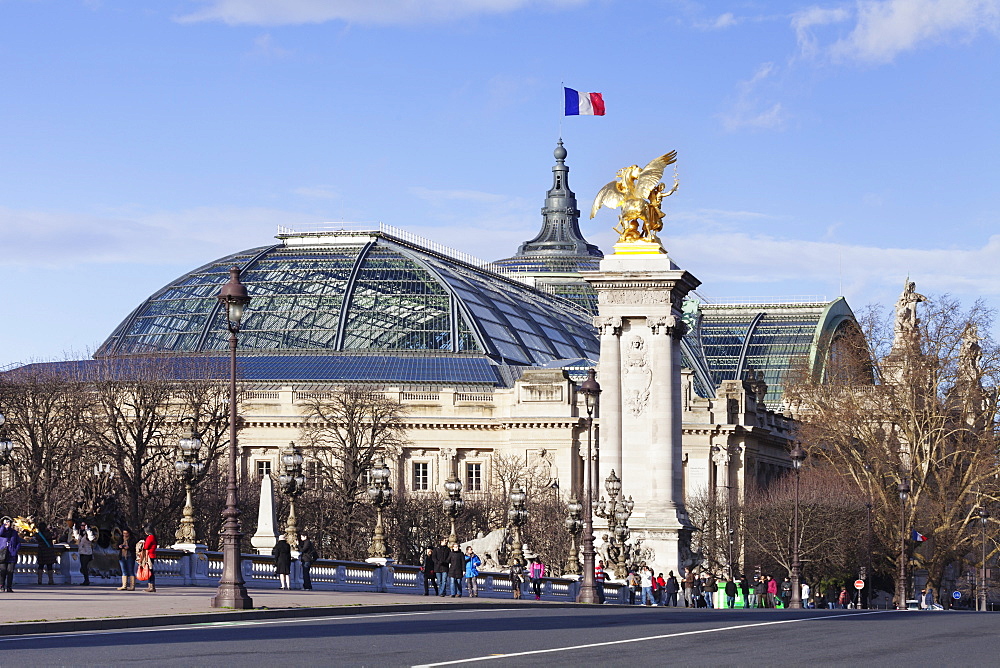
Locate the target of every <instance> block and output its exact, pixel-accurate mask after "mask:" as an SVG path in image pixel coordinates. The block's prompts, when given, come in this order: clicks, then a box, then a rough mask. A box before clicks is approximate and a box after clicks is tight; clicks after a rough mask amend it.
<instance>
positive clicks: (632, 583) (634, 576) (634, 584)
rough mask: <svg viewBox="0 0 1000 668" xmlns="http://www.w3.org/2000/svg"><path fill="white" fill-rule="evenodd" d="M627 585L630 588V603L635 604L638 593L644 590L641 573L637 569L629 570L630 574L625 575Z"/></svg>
mask: <svg viewBox="0 0 1000 668" xmlns="http://www.w3.org/2000/svg"><path fill="white" fill-rule="evenodd" d="M625 586H626V587H627V588H628V604H629V605H635V597H636V593H638V592H640V591H642V585H641V584H640V582H639V574H638V573H636V572H635V571H629V573H628V575H626V576H625Z"/></svg>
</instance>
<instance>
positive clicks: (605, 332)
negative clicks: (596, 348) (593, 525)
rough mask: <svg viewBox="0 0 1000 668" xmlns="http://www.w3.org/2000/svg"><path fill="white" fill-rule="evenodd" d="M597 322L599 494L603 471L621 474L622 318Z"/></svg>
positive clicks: (597, 491)
mask: <svg viewBox="0 0 1000 668" xmlns="http://www.w3.org/2000/svg"><path fill="white" fill-rule="evenodd" d="M594 326H595V327H597V330H598V332H600V335H601V360H600V363H599V364H598V366H597V368H598V374H597V382H599V383H600V384H601V403H600V406H599V408H598V410H599V411H600V418H601V430H600V434H599V439H600V448H599V452H600V461H601V464H602V465H601V466H596V462H595V469H596V471H597V473H596V475H595V481H594V483H595V484H594V490H595V494H597V495H598V496H600V484H599V482H600V481H601V480H602V479H603V477H602V476H601V473H600V472H605V475H607V473H610V472H611V470H612V469H614V470H615V472H616V473H617V474H618V475H619V476H620V475H621V474H622V386H621V366H622V351H621V334H622V319H621V318H619V317H615V316H612V317H597V318H594ZM594 417H597V415H595V416H594ZM584 457H586V455H584Z"/></svg>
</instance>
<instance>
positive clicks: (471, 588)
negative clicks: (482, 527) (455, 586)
mask: <svg viewBox="0 0 1000 668" xmlns="http://www.w3.org/2000/svg"><path fill="white" fill-rule="evenodd" d="M482 564H483V560H482V559H480V558H479V555H478V554H476V553H475V552H473V551H472V546H471V545H470V546H469V547H467V548H465V587H466V589H467V590H468V592H469V596H475V597H477V598H478V597H479V582H478V580H477V578H478V577H479V567H480V566H482Z"/></svg>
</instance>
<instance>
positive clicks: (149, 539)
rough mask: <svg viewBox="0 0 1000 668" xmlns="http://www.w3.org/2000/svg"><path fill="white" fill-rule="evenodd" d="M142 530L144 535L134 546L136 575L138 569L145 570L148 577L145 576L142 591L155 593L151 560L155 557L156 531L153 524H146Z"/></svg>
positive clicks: (154, 578)
mask: <svg viewBox="0 0 1000 668" xmlns="http://www.w3.org/2000/svg"><path fill="white" fill-rule="evenodd" d="M142 531H143V533H144V534H146V537H145V538H144V539H143V540H142V541H141V542H139V543H136V546H135V559H136V563H137V564H138V568H137V570H136V577H137V578H138V573H139V571H140V570H145V572H146V574H147V575H148V577H147V578H146V582H147V584H146V588H145V589H143V590H142V591H144V592H145V593H147V594H155V593H156V571H155V569H154V568H153V560H154V559H156V548H157V547H159V546H158V545H157V542H156V532H154V531H153V525H151V524H147V525H146V526H145V527H144V528H143V530H142ZM139 579H141V578H139Z"/></svg>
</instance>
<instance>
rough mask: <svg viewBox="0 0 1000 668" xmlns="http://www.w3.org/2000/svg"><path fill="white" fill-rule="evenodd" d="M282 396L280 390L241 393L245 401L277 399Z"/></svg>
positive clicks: (241, 397)
mask: <svg viewBox="0 0 1000 668" xmlns="http://www.w3.org/2000/svg"><path fill="white" fill-rule="evenodd" d="M280 398H281V393H280V392H266V391H263V390H258V391H252V392H243V393H242V394H240V399H242V400H243V401H254V400H257V401H277V400H278V399H280Z"/></svg>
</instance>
